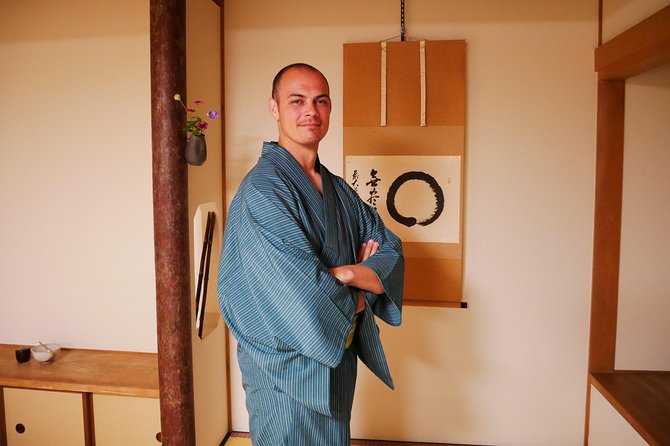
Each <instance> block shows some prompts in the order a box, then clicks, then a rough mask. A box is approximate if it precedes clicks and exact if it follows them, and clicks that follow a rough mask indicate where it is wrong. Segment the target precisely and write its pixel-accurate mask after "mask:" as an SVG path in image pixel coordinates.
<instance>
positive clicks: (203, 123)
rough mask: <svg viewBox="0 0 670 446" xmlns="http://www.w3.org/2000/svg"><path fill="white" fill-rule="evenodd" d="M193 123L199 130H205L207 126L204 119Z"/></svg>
mask: <svg viewBox="0 0 670 446" xmlns="http://www.w3.org/2000/svg"><path fill="white" fill-rule="evenodd" d="M195 125H196V126H197V127H198V128H199V129H200V131H203V130H205V129H206V128H207V127H208V126H209V124H207V122H206V121H198V122H196V123H195Z"/></svg>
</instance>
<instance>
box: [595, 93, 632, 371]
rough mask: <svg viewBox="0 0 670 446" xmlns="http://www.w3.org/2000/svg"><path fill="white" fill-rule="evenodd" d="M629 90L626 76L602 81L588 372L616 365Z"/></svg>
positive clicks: (599, 106)
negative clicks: (627, 95) (625, 125)
mask: <svg viewBox="0 0 670 446" xmlns="http://www.w3.org/2000/svg"><path fill="white" fill-rule="evenodd" d="M625 92H626V84H625V82H624V81H603V80H601V81H598V112H597V113H598V114H597V134H596V192H595V194H596V196H595V221H594V234H593V282H592V294H591V333H590V338H589V372H594V371H612V370H613V369H614V355H615V350H616V322H617V306H618V293H619V254H620V240H621V196H622V188H623V129H624V106H625Z"/></svg>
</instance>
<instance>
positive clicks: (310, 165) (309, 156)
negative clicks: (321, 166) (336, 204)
mask: <svg viewBox="0 0 670 446" xmlns="http://www.w3.org/2000/svg"><path fill="white" fill-rule="evenodd" d="M277 143H278V144H279V145H280V146H282V147H283V148H284V149H286V151H287V152H288V153H290V154H291V156H292V157H293V158H295V160H296V161H297V162H298V164H300V167H302V170H303V171H305V173H306V174H307V177H308V178H309V180H310V181H311V182H312V184H313V185H314V187H315V188H316V190H318V191H319V193H320V194H323V185H322V184H323V183H322V181H321V173H320V172H319V171H318V170H317V169H316V155H317V151H318V149H319V146H318V145H317V146H316V147H313V148H312V147H305V146H301V145H298V144H287V145H284V144H282V140H281V138H280V139H279V141H278V142H277Z"/></svg>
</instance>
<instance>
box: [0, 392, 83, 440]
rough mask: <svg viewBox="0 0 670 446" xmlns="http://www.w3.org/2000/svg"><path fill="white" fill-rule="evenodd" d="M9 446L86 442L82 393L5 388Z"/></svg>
mask: <svg viewBox="0 0 670 446" xmlns="http://www.w3.org/2000/svg"><path fill="white" fill-rule="evenodd" d="M3 393H4V399H5V421H6V426H7V427H6V428H7V446H28V445H29V446H42V445H68V446H69V445H72V446H79V445H81V446H84V405H83V399H82V395H81V394H80V393H67V392H51V391H45V390H26V389H10V388H5V389H4V392H3Z"/></svg>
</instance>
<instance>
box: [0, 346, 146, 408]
mask: <svg viewBox="0 0 670 446" xmlns="http://www.w3.org/2000/svg"><path fill="white" fill-rule="evenodd" d="M20 347H21V346H18V345H8V344H0V387H18V388H29V389H42V390H60V391H68V392H90V393H97V394H107V395H126V396H139V397H151V398H158V355H157V354H156V353H137V352H119V351H104V350H80V349H67V348H66V349H61V350H60V351H59V352H58V353H57V354H56V359H55V360H54V361H52V362H46V363H40V362H37V361H36V360H35V359H33V358H31V359H30V361H29V362H26V363H23V364H20V363H18V362H17V361H16V357H15V355H14V351H15V350H16V349H17V348H20Z"/></svg>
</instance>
